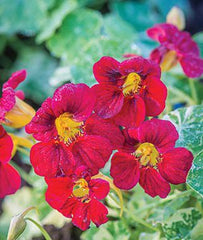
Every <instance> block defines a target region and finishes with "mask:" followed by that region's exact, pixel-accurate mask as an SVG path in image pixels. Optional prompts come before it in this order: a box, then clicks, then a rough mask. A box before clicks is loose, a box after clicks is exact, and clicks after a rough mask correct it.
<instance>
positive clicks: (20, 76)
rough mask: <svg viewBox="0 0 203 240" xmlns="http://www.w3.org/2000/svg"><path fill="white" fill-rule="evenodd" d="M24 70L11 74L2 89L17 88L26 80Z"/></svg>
mask: <svg viewBox="0 0 203 240" xmlns="http://www.w3.org/2000/svg"><path fill="white" fill-rule="evenodd" d="M26 75H27V73H26V70H25V69H22V70H19V71H17V72H14V73H12V75H11V77H10V78H9V79H8V81H7V82H6V83H4V85H3V89H5V88H7V87H11V88H13V89H15V88H17V86H18V85H19V84H20V83H21V82H22V81H24V80H25V78H26Z"/></svg>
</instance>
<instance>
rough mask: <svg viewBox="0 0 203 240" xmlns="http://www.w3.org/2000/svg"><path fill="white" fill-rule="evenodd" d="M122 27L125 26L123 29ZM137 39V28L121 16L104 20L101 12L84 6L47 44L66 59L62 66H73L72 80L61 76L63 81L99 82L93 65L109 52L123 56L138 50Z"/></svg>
mask: <svg viewBox="0 0 203 240" xmlns="http://www.w3.org/2000/svg"><path fill="white" fill-rule="evenodd" d="M115 23H116V24H115ZM116 25H117V26H116ZM118 26H122V28H121V30H120V31H119V27H118ZM122 29H123V30H122ZM135 39H136V33H135V31H134V30H133V28H132V27H131V26H129V25H128V24H127V23H125V22H124V21H123V20H122V19H121V18H119V17H118V16H115V15H108V16H107V17H105V18H104V19H103V18H102V16H101V15H100V14H99V13H98V12H97V11H93V10H87V9H80V10H75V11H74V12H72V13H71V14H69V15H68V16H67V17H66V18H65V19H64V21H63V24H62V26H61V27H60V29H59V31H58V33H57V34H55V35H54V36H53V37H52V38H50V40H48V41H47V47H48V48H49V50H50V51H51V52H52V53H53V54H54V55H55V56H57V57H59V58H61V59H62V61H61V66H60V69H64V68H65V67H66V66H67V67H68V68H69V69H70V75H71V78H72V79H67V77H65V76H64V77H62V76H61V77H60V79H61V83H62V82H64V81H67V80H71V81H72V82H75V83H80V82H84V83H86V84H88V85H92V84H94V83H95V82H96V81H95V79H94V76H93V73H92V67H93V64H94V63H95V62H96V61H98V60H99V59H100V58H101V57H102V56H105V55H106V56H112V57H114V58H117V59H122V55H123V54H124V53H126V52H127V53H129V52H130V53H132V52H136V51H137V47H136V45H135V44H134V40H135Z"/></svg>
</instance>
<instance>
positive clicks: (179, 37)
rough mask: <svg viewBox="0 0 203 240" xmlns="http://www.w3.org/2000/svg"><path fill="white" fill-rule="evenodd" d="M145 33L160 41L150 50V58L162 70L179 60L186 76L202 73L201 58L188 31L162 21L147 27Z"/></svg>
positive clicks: (195, 75) (202, 61)
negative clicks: (157, 45) (158, 44)
mask: <svg viewBox="0 0 203 240" xmlns="http://www.w3.org/2000/svg"><path fill="white" fill-rule="evenodd" d="M147 34H148V36H149V37H150V38H152V39H154V40H155V41H157V42H159V43H160V46H159V47H157V48H155V49H154V50H153V51H152V52H151V55H150V58H151V59H152V60H153V61H155V62H156V63H159V64H160V65H161V68H162V70H163V71H168V70H170V69H171V68H172V67H174V66H175V65H176V64H177V63H178V62H179V63H180V65H181V66H182V69H183V71H184V73H185V74H186V75H187V76H188V77H191V78H196V77H200V76H201V75H202V73H203V59H201V58H200V52H199V48H198V45H197V44H196V43H195V42H194V41H193V40H192V38H191V36H190V34H189V33H188V32H185V31H180V30H179V29H178V28H177V27H176V26H174V25H172V24H169V23H162V24H156V25H155V26H154V27H152V28H149V29H148V30H147Z"/></svg>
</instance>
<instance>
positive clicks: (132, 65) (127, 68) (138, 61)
mask: <svg viewBox="0 0 203 240" xmlns="http://www.w3.org/2000/svg"><path fill="white" fill-rule="evenodd" d="M132 72H136V73H138V74H140V75H141V76H142V77H146V76H147V75H150V76H154V77H157V78H160V76H161V71H160V67H159V66H158V65H157V64H156V63H154V62H151V61H150V60H148V59H145V58H143V57H134V58H130V59H127V60H125V61H123V62H122V63H121V65H120V73H121V74H122V75H124V76H126V75H128V74H129V73H132Z"/></svg>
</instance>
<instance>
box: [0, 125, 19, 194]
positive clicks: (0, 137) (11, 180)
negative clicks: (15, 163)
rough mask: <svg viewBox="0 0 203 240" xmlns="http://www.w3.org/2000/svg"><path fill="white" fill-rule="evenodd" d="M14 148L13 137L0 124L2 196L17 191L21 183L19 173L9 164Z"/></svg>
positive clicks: (0, 182)
mask: <svg viewBox="0 0 203 240" xmlns="http://www.w3.org/2000/svg"><path fill="white" fill-rule="evenodd" d="M12 149H13V142H12V139H11V137H10V136H9V135H8V134H7V133H6V131H5V130H4V128H3V127H2V126H1V125H0V198H4V197H5V196H6V195H10V194H13V193H15V192H16V191H17V190H18V189H19V188H20V184H21V178H20V175H19V173H18V172H17V171H16V170H15V169H14V168H13V167H12V166H11V165H10V164H9V161H10V159H11V154H12Z"/></svg>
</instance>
